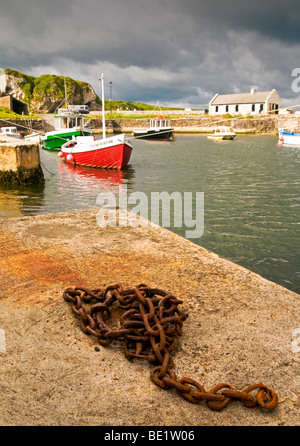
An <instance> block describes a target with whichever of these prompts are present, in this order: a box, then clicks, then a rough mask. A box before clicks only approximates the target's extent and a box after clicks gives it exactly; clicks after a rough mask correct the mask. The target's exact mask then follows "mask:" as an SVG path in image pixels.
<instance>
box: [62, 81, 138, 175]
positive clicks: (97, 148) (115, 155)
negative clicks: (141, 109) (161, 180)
mask: <svg viewBox="0 0 300 446" xmlns="http://www.w3.org/2000/svg"><path fill="white" fill-rule="evenodd" d="M99 80H100V81H101V90H102V122H103V138H102V139H96V138H94V137H93V136H76V137H74V139H72V140H71V141H68V142H66V143H65V144H63V145H62V147H61V151H60V152H59V153H58V156H59V157H60V158H64V159H65V160H66V161H68V162H69V163H73V164H78V165H80V166H89V167H103V168H106V169H116V170H121V169H122V168H123V167H125V166H126V165H127V164H128V162H129V160H130V156H131V152H132V144H131V142H130V141H129V139H128V138H127V137H126V136H125V134H124V133H122V134H120V135H114V136H110V137H109V138H106V131H105V108H104V104H105V101H104V76H103V74H102V75H101V77H100V79H99Z"/></svg>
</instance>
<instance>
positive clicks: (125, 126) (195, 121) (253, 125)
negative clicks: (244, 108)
mask: <svg viewBox="0 0 300 446" xmlns="http://www.w3.org/2000/svg"><path fill="white" fill-rule="evenodd" d="M291 121H292V122H293V125H296V123H298V122H299V118H298V117H294V118H291V117H279V116H276V117H275V116H271V117H262V118H257V119H255V118H251V119H247V118H240V117H239V118H230V119H226V118H222V117H221V118H220V117H218V118H209V117H207V116H203V117H200V118H182V117H179V118H170V124H171V125H172V127H174V129H175V132H176V133H210V132H211V131H212V129H214V128H215V127H216V126H220V125H226V126H230V127H233V129H234V130H235V131H236V133H241V134H243V133H244V134H273V135H274V134H278V128H279V127H286V126H287V125H289V124H290V122H291ZM149 123H150V119H149V118H139V119H131V118H120V119H114V120H109V119H108V120H106V129H107V131H108V132H114V133H118V132H119V133H132V132H133V130H134V129H141V128H146V127H148V126H149ZM86 126H87V127H88V128H91V129H93V130H94V131H95V133H97V132H101V131H102V120H101V119H87V120H86Z"/></svg>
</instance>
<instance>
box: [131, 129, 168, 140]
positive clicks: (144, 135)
mask: <svg viewBox="0 0 300 446" xmlns="http://www.w3.org/2000/svg"><path fill="white" fill-rule="evenodd" d="M133 136H134V137H135V138H141V139H155V140H160V141H170V140H173V139H174V131H173V130H172V129H170V130H159V131H158V130H146V131H144V132H143V131H134V132H133Z"/></svg>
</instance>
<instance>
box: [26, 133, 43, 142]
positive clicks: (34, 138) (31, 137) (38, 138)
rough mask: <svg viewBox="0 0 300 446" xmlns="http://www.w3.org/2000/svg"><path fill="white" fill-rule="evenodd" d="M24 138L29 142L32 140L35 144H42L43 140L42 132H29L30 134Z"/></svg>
mask: <svg viewBox="0 0 300 446" xmlns="http://www.w3.org/2000/svg"><path fill="white" fill-rule="evenodd" d="M24 139H25V140H26V141H29V142H32V143H35V144H40V142H41V133H39V132H32V133H29V134H28V135H25V136H24Z"/></svg>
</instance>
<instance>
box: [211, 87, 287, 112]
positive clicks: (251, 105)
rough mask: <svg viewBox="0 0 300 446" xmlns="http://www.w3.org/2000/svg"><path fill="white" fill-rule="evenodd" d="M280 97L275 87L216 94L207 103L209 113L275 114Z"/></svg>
mask: <svg viewBox="0 0 300 446" xmlns="http://www.w3.org/2000/svg"><path fill="white" fill-rule="evenodd" d="M280 106H281V99H280V96H279V94H278V93H277V91H276V90H275V89H273V90H271V91H256V89H255V88H251V90H250V93H238V94H221V95H220V94H218V93H217V94H216V95H215V96H214V97H213V98H212V100H211V101H210V103H209V114H210V115H226V114H227V113H229V114H230V115H257V114H277V113H278V110H279V108H280Z"/></svg>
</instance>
